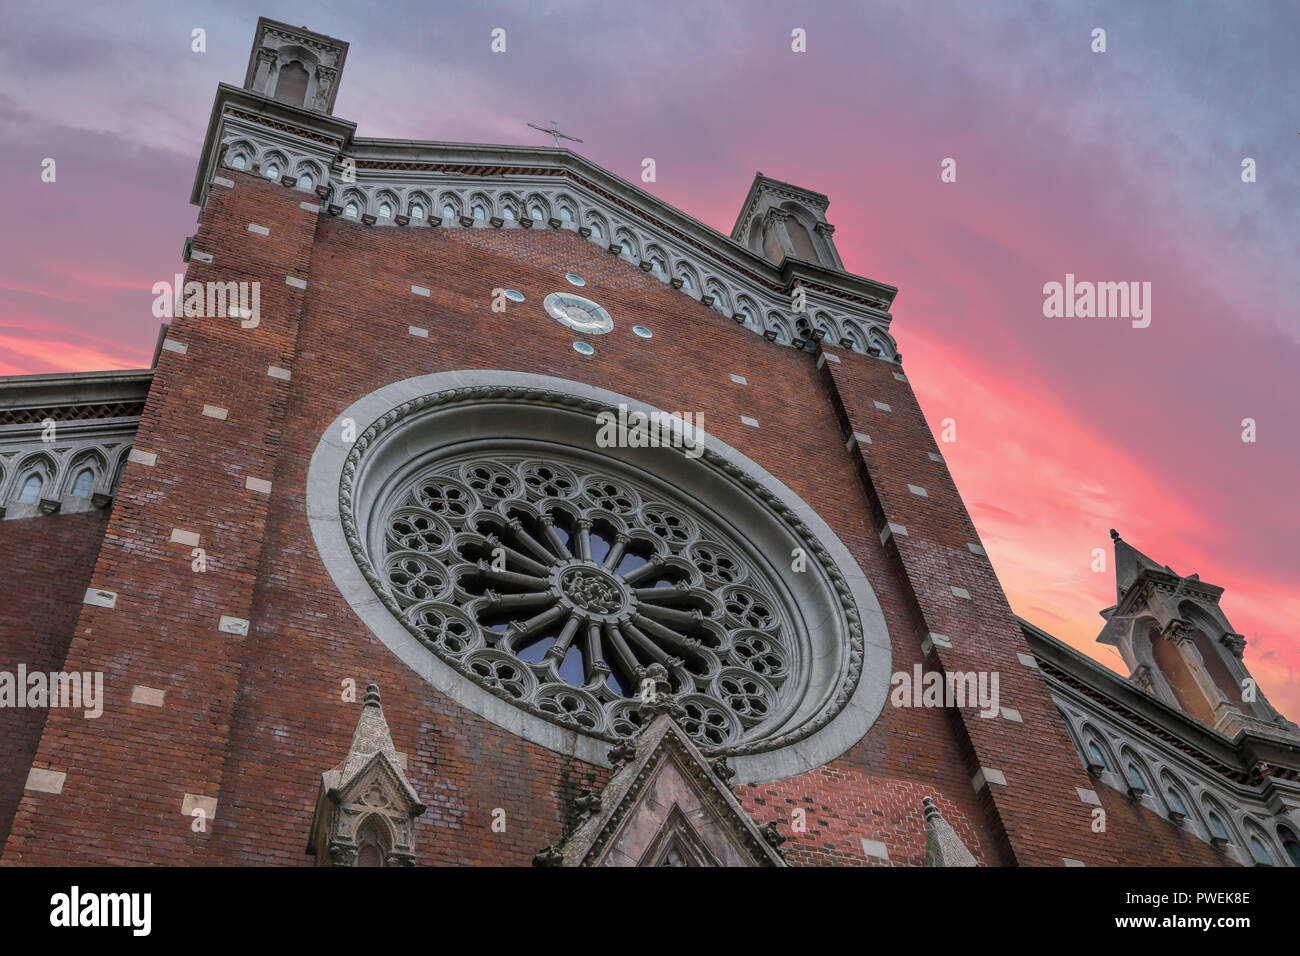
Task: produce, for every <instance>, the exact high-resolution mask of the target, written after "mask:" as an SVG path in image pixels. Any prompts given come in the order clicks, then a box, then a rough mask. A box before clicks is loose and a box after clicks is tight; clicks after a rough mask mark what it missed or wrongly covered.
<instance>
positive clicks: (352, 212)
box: [343, 202, 357, 219]
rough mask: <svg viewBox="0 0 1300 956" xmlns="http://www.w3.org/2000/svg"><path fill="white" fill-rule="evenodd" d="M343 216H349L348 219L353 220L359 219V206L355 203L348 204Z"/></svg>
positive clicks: (344, 208)
mask: <svg viewBox="0 0 1300 956" xmlns="http://www.w3.org/2000/svg"><path fill="white" fill-rule="evenodd" d="M343 215H345V216H348V217H350V218H352V219H356V218H357V204H356V203H354V202H350V203H348V204H347V205H346V206H344V207H343Z"/></svg>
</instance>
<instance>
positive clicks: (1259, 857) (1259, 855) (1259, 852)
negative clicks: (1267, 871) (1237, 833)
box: [1250, 835, 1273, 866]
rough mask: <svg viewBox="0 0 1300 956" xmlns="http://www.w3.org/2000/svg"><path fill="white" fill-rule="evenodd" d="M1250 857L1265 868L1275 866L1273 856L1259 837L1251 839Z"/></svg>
mask: <svg viewBox="0 0 1300 956" xmlns="http://www.w3.org/2000/svg"><path fill="white" fill-rule="evenodd" d="M1250 855H1251V856H1253V857H1254V858H1255V862H1256V863H1262V864H1263V865H1264V866H1272V865H1273V854H1271V853H1269V852H1268V848H1267V847H1266V846H1264V841H1263V840H1261V839H1260V838H1259V837H1257V836H1253V835H1252V836H1251V838H1250Z"/></svg>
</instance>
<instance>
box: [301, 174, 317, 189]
mask: <svg viewBox="0 0 1300 956" xmlns="http://www.w3.org/2000/svg"><path fill="white" fill-rule="evenodd" d="M315 185H316V180H315V179H313V178H312V175H311V173H303V174H302V175H301V176H299V177H298V188H299V189H312V188H314V187H315Z"/></svg>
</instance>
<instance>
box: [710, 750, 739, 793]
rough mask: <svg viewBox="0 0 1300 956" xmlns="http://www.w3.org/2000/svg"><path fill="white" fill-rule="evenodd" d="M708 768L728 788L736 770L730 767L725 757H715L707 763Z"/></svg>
mask: <svg viewBox="0 0 1300 956" xmlns="http://www.w3.org/2000/svg"><path fill="white" fill-rule="evenodd" d="M709 769H710V770H712V771H713V775H714V776H715V777H717V778H718V779H719V780H721V781H722V782H723V784H725V785H726V786H727V788H728V789H730V787H731V778H732V777H734V776H735V775H736V771H735V770H733V769H732V767H731V764H729V763H727V758H726V757H718V758H716V759H715V760H714V761H713V763H711V764H709Z"/></svg>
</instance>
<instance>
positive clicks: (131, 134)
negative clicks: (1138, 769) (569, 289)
mask: <svg viewBox="0 0 1300 956" xmlns="http://www.w3.org/2000/svg"><path fill="white" fill-rule="evenodd" d="M463 6H464V7H468V6H469V5H463ZM259 15H265V16H269V17H272V18H274V19H279V20H284V21H288V22H290V23H294V24H303V25H306V26H308V27H310V28H311V29H313V30H317V31H319V32H322V33H327V34H330V35H333V36H336V37H339V38H341V39H344V40H347V41H348V42H349V43H350V44H351V49H350V51H349V55H348V62H347V66H346V69H345V71H344V74H343V77H342V81H341V84H340V88H339V94H338V101H337V103H336V105H335V113H336V114H337V115H340V116H343V117H346V118H348V119H351V120H354V121H356V122H357V123H358V124H359V133H360V134H361V135H365V136H390V137H401V138H409V139H429V140H452V141H464V142H488V143H535V144H539V145H545V144H546V140H545V139H544V138H543V137H542V136H541V135H540V134H537V133H534V132H533V131H532V130H529V129H528V128H527V126H526V125H525V123H527V122H534V123H539V124H541V125H545V124H547V123H549V121H550V120H552V119H555V120H558V121H559V123H560V127H561V129H564V130H567V131H569V132H572V133H573V134H574V135H577V136H580V137H582V138H583V139H584V140H585V143H584V144H583V145H582V146H580V147H578V149H579V150H580V151H581V152H582V153H583V154H584V155H586V156H588V157H589V158H591V159H592V160H593V161H595V162H597V163H599V164H600V165H602V166H604V167H605V168H607V169H609V170H611V171H613V172H615V173H617V174H619V175H621V176H623V177H624V178H626V179H628V180H630V181H634V182H639V174H640V169H641V160H642V158H643V157H646V156H651V157H654V158H655V160H656V163H657V168H658V181H657V182H656V183H653V184H649V185H648V186H647V188H649V189H650V190H651V191H652V192H654V193H655V194H657V195H658V196H660V197H661V198H663V199H665V200H667V201H668V202H671V203H673V204H674V205H676V206H678V207H679V208H681V209H683V210H685V211H686V212H688V213H689V214H691V215H693V216H695V217H696V218H697V219H700V220H702V221H703V222H706V223H708V224H709V225H712V226H714V227H715V228H717V229H719V230H721V231H722V232H724V233H725V232H729V231H730V229H731V225H732V222H733V221H734V219H735V216H736V213H737V211H738V208H739V206H740V203H741V201H742V200H743V199H744V196H745V191H746V189H747V188H748V186H749V182H750V179H751V178H752V176H753V174H754V172H755V170H762V171H763V172H764V173H766V174H767V175H769V176H775V177H777V178H780V179H784V180H787V181H790V182H793V183H797V184H799V185H803V186H807V187H809V188H811V189H816V190H818V191H821V192H824V193H826V194H827V195H829V196H830V198H831V207H830V209H829V211H828V217H829V219H830V220H831V222H833V223H835V224H836V227H837V229H836V233H835V239H836V242H837V244H838V246H839V249H840V253H841V255H842V257H843V259H844V262H845V265H846V267H847V268H848V269H849V271H851V272H855V273H858V274H860V275H866V276H870V277H871V278H874V279H878V280H880V281H883V282H888V283H890V284H893V285H896V286H898V287H899V289H900V292H899V295H898V298H897V300H896V302H895V307H894V311H893V315H894V325H893V328H892V331H893V333H894V335H895V336H896V338H897V339H898V341H899V344H900V347H901V349H902V351H903V355H904V362H905V365H906V368H907V371H908V375H909V378H910V379H911V382H912V384H913V387H914V388H915V389H916V391H917V394H918V396H919V397H920V400H921V403H922V406H923V407H924V409H925V412H926V415H927V417H928V418H929V420H930V422H931V425H932V427H934V428H935V430H936V433H937V432H938V430H939V423H940V422H941V421H942V420H943V419H945V418H952V419H954V420H955V422H956V429H957V441H956V442H954V443H952V444H946V445H943V446H942V447H943V450H944V453H945V456H946V458H947V460H948V463H949V466H950V468H951V470H952V472H953V475H954V477H955V478H956V480H957V485H958V487H959V488H960V489H961V491H962V494H963V496H964V498H965V500H966V503H967V505H968V506H969V508H970V510H971V513H972V515H973V517H974V519H975V523H976V525H977V526H978V528H979V531H980V534H981V536H982V538H983V540H984V542H985V544H986V546H987V547H988V550H989V554H990V556H991V558H992V560H993V563H994V566H995V567H996V569H997V572H998V575H999V577H1000V578H1001V581H1002V584H1003V586H1004V587H1005V588H1006V590H1007V593H1008V596H1009V597H1010V599H1011V603H1012V606H1013V607H1014V608H1015V610H1016V611H1017V612H1018V613H1019V614H1021V615H1022V616H1024V617H1025V618H1027V619H1029V620H1030V621H1032V622H1034V623H1035V624H1038V625H1039V626H1041V627H1043V628H1044V629H1045V630H1047V631H1049V632H1051V633H1053V634H1056V635H1057V636H1059V637H1061V638H1062V639H1064V640H1065V641H1067V642H1069V643H1070V644H1072V645H1073V646H1075V647H1078V648H1079V649H1080V650H1082V651H1084V652H1085V653H1089V654H1091V655H1092V656H1094V657H1096V658H1097V659H1099V660H1101V661H1103V662H1105V663H1107V664H1109V665H1110V666H1112V667H1116V668H1117V669H1122V668H1123V664H1122V662H1121V661H1120V660H1119V657H1118V655H1117V654H1115V653H1113V652H1112V651H1111V650H1110V648H1107V647H1104V646H1101V645H1097V644H1095V643H1094V639H1095V637H1096V634H1097V632H1098V630H1099V629H1100V626H1101V623H1102V622H1101V619H1100V618H1099V617H1098V616H1097V611H1098V610H1099V609H1101V608H1103V607H1106V606H1109V605H1110V604H1112V603H1114V598H1115V592H1114V576H1113V573H1112V569H1111V567H1110V563H1111V543H1110V539H1109V536H1108V534H1107V531H1108V529H1109V528H1112V527H1114V528H1117V529H1119V531H1120V532H1121V534H1122V535H1123V536H1124V537H1125V539H1126V540H1128V541H1130V542H1131V543H1132V544H1134V545H1135V546H1137V547H1138V548H1140V549H1141V550H1143V551H1145V552H1146V553H1147V554H1148V555H1150V556H1151V557H1153V558H1155V559H1156V560H1157V561H1159V562H1161V563H1165V564H1169V565H1171V566H1172V567H1173V568H1174V570H1176V571H1178V572H1180V573H1183V574H1189V573H1191V572H1193V571H1195V572H1198V573H1199V574H1200V575H1201V577H1202V579H1203V580H1207V581H1209V582H1211V583H1214V584H1217V585H1220V586H1222V587H1224V588H1226V589H1227V590H1226V593H1225V594H1224V597H1223V602H1222V603H1223V607H1224V609H1225V612H1226V613H1227V615H1228V617H1229V619H1230V620H1231V621H1232V623H1233V624H1234V626H1235V627H1236V629H1237V630H1238V631H1240V632H1241V633H1242V634H1244V635H1245V636H1246V638H1247V640H1248V641H1249V646H1248V647H1247V651H1246V662H1247V664H1248V665H1249V666H1250V667H1251V669H1252V671H1253V672H1254V674H1255V675H1256V677H1257V678H1258V679H1259V681H1260V683H1261V685H1262V687H1263V688H1264V690H1265V692H1266V693H1267V694H1268V695H1269V697H1270V699H1271V700H1272V701H1273V703H1274V704H1275V705H1276V706H1278V707H1279V708H1280V709H1281V710H1282V711H1283V712H1284V713H1287V714H1288V715H1289V716H1290V717H1291V718H1293V719H1296V718H1300V593H1298V591H1297V587H1296V581H1297V577H1298V572H1300V506H1297V504H1296V493H1297V488H1300V137H1298V136H1297V135H1296V134H1297V130H1300V7H1298V6H1297V5H1296V4H1295V3H1294V2H1291V0H1275V2H1268V0H1260V2H1253V3H1250V4H1240V3H1230V2H1226V0H1225V2H1222V3H1205V2H1196V0H1171V2H1143V3H1136V4H1135V3H1131V2H1114V3H1064V2H1063V3H1051V4H1049V3H1036V2H1027V0H1026V2H981V3H978V4H976V3H961V2H956V0H952V2H948V3H936V2H929V0H880V2H871V3H862V4H852V5H850V4H846V3H835V4H815V5H806V4H792V3H769V2H733V3H708V4H704V3H699V2H696V0H660V2H656V3H653V4H637V5H635V6H633V5H624V4H610V3H596V2H591V3H566V2H546V3H543V2H535V0H530V2H519V3H514V4H506V3H491V2H486V3H476V4H474V5H473V6H472V8H468V9H466V8H452V7H451V5H449V4H428V3H421V2H407V3H383V2H377V0H376V2H368V3H336V2H326V3H300V2H282V0H264V2H261V3H248V2H235V3H227V2H223V3H219V4H218V3H192V2H181V3H168V4H162V3H141V2H132V0H124V2H117V3H113V4H100V5H94V6H92V5H89V4H69V3H62V2H58V0H53V2H51V0H45V2H40V3H35V2H27V0H21V2H18V3H10V4H9V5H7V7H6V10H5V16H4V19H5V21H6V23H5V29H4V30H3V31H0V127H3V129H4V130H5V135H4V137H3V141H2V142H0V208H2V209H3V210H4V211H3V214H0V222H2V223H3V226H0V375H14V374H24V373H33V372H63V371H86V370H92V369H111V368H137V367H144V366H147V365H148V363H149V359H150V356H151V354H152V349H153V345H154V341H155V337H156V335H157V331H158V321H157V320H156V319H154V318H153V317H152V315H151V313H150V305H151V303H152V300H153V297H152V295H151V293H150V289H151V287H152V285H153V283H154V282H156V281H159V280H164V279H170V278H171V276H172V274H173V273H175V272H177V271H182V270H183V264H182V263H181V261H180V253H181V245H182V242H183V240H184V238H185V237H186V236H188V235H190V234H192V233H193V232H194V231H195V217H196V214H197V210H196V209H195V208H194V207H192V206H190V205H189V204H188V198H189V192H190V186H191V183H192V181H193V177H194V171H195V165H196V161H197V157H198V151H199V148H200V145H201V142H202V138H203V133H204V129H205V125H206V123H207V118H208V113H209V110H210V107H211V104H212V97H213V94H214V92H215V88H216V84H217V83H218V82H220V81H225V82H229V83H234V84H239V83H241V82H242V81H243V77H244V69H245V65H246V63H247V60H248V53H249V48H250V45H251V43H252V39H253V31H254V26H255V24H256V21H257V17H258V16H259ZM496 27H503V28H505V30H506V36H507V52H506V53H504V54H494V53H492V52H491V51H490V48H489V44H490V34H491V31H492V29H493V28H496ZM796 27H801V28H803V29H804V30H805V31H806V32H807V52H806V53H802V54H795V53H793V52H791V49H790V42H791V41H790V34H791V30H793V29H794V28H796ZM1096 27H1101V28H1104V29H1105V30H1106V33H1107V52H1105V53H1104V54H1099V53H1093V52H1092V51H1091V33H1092V30H1093V29H1094V28H1096ZM195 28H202V29H204V30H205V31H206V39H207V51H206V52H205V53H202V54H199V53H194V52H192V51H191V31H192V30H194V29H195ZM45 157H53V158H54V159H55V160H56V162H57V174H58V179H57V182H55V183H52V184H50V183H42V182H41V179H40V172H41V161H42V160H43V159H44V158H45ZM946 157H952V158H954V159H956V161H957V182H955V183H942V182H941V181H940V177H939V172H940V162H941V160H943V159H944V158H946ZM1246 157H1250V158H1253V159H1254V160H1255V161H1256V164H1257V170H1258V173H1257V175H1258V181H1257V182H1254V183H1243V182H1242V179H1241V164H1242V160H1243V159H1244V158H1246ZM1066 273H1073V274H1075V275H1076V276H1077V277H1078V278H1079V279H1091V280H1095V281H1121V280H1137V281H1145V282H1150V283H1151V285H1152V294H1151V301H1152V321H1151V325H1150V327H1149V328H1145V329H1136V328H1133V327H1132V326H1131V324H1130V322H1128V321H1127V320H1123V319H1048V318H1045V317H1044V316H1043V309H1042V306H1043V292H1042V289H1043V284H1044V283H1046V282H1050V281H1058V282H1059V281H1063V280H1064V277H1065V275H1066ZM1245 418H1252V419H1254V420H1255V421H1256V423H1257V429H1258V432H1257V438H1258V440H1257V441H1256V442H1255V443H1245V442H1243V441H1242V420H1243V419H1245ZM1094 548H1103V549H1104V550H1105V553H1106V559H1107V567H1106V571H1105V572H1104V573H1096V572H1094V571H1093V570H1092V562H1093V555H1092V552H1093V549H1094Z"/></svg>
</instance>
